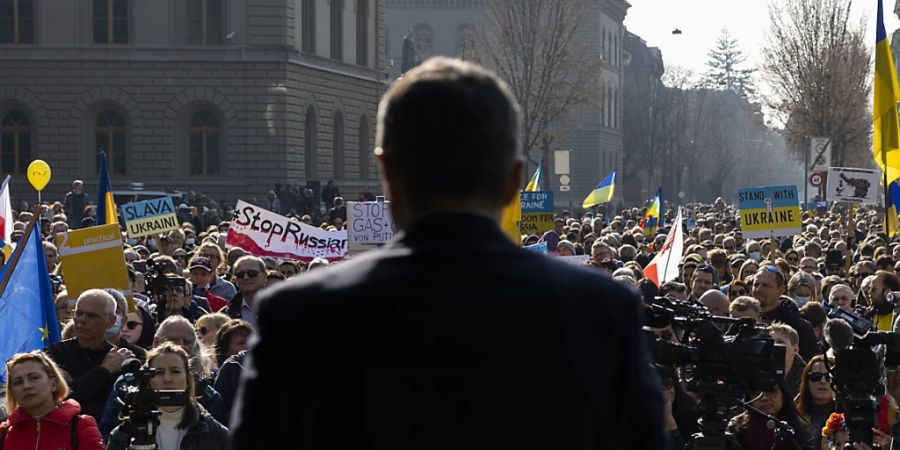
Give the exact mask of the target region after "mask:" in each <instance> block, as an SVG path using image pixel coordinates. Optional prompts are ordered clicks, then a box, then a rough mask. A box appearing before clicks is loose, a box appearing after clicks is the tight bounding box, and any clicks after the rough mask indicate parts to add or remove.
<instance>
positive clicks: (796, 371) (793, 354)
mask: <svg viewBox="0 0 900 450" xmlns="http://www.w3.org/2000/svg"><path fill="white" fill-rule="evenodd" d="M769 334H771V335H772V339H775V343H776V344H781V345H783V346H784V349H785V352H784V382H785V388H786V389H787V391H788V394H789V398H790V399H792V398H794V397H796V396H797V394H798V393H799V392H800V386H801V384H802V375H803V368H804V367H805V366H806V361H805V360H804V359H803V357H802V356H800V354H799V353H798V352H799V351H800V337H799V336H797V332H796V331H795V330H794V329H793V328H791V326H790V325H785V324H783V323H773V324H772V325H769Z"/></svg>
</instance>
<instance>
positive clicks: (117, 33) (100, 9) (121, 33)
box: [93, 0, 128, 44]
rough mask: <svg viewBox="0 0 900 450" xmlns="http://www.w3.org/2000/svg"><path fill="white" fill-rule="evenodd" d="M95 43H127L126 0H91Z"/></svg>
mask: <svg viewBox="0 0 900 450" xmlns="http://www.w3.org/2000/svg"><path fill="white" fill-rule="evenodd" d="M93 1H94V14H93V19H94V22H93V28H94V43H95V44H127V43H128V0H93Z"/></svg>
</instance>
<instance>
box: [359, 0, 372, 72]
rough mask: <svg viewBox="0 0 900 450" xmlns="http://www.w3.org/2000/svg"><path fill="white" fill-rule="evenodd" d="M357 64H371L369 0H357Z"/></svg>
mask: <svg viewBox="0 0 900 450" xmlns="http://www.w3.org/2000/svg"><path fill="white" fill-rule="evenodd" d="M356 64H357V65H360V66H368V65H369V1H368V0H356Z"/></svg>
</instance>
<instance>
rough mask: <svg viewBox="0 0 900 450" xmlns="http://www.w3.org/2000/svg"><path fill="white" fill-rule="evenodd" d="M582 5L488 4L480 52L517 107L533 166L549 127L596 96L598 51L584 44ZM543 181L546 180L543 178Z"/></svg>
mask: <svg viewBox="0 0 900 450" xmlns="http://www.w3.org/2000/svg"><path fill="white" fill-rule="evenodd" d="M588 10H590V7H589V4H588V3H586V2H584V1H583V0H541V1H522V0H489V1H488V12H487V19H488V27H487V29H486V31H485V33H484V37H485V49H486V53H487V55H488V57H489V58H490V60H491V61H490V62H491V63H492V65H493V67H494V70H496V72H497V74H498V75H499V76H500V77H501V78H503V79H504V80H506V82H507V83H508V84H509V86H510V88H511V90H512V92H513V94H514V95H515V96H516V99H518V101H519V104H520V106H521V108H522V142H523V148H524V151H525V154H526V156H527V157H528V158H529V159H530V160H531V161H532V162H534V161H536V160H537V158H534V157H533V155H534V154H535V150H536V149H539V148H540V149H541V150H542V151H543V152H546V151H547V149H548V148H549V144H550V141H552V135H551V133H550V126H551V125H553V124H555V123H559V121H561V120H564V119H566V118H567V116H568V114H569V113H571V112H572V111H573V110H574V109H576V108H578V107H579V106H582V105H585V104H586V103H587V102H590V101H592V100H594V99H595V98H594V95H595V94H594V92H598V91H599V88H597V87H596V86H597V79H596V76H597V74H598V73H599V62H600V50H599V48H598V47H599V46H598V45H596V43H592V44H591V43H589V42H587V40H586V39H585V35H586V33H585V30H584V28H585V27H584V25H585V18H586V16H587V15H586V14H585V12H586V11H588ZM544 178H545V179H546V177H544Z"/></svg>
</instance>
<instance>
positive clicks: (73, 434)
mask: <svg viewBox="0 0 900 450" xmlns="http://www.w3.org/2000/svg"><path fill="white" fill-rule="evenodd" d="M79 420H81V415H79V414H75V415H74V416H72V421H71V422H69V428H70V430H69V433H70V438H71V440H72V450H78V421H79ZM8 432H9V427H6V428H4V429H3V430H0V450H3V444H5V443H6V433H8Z"/></svg>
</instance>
